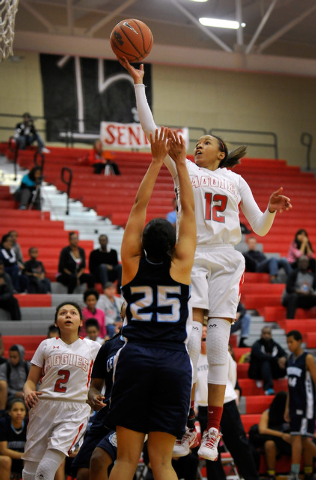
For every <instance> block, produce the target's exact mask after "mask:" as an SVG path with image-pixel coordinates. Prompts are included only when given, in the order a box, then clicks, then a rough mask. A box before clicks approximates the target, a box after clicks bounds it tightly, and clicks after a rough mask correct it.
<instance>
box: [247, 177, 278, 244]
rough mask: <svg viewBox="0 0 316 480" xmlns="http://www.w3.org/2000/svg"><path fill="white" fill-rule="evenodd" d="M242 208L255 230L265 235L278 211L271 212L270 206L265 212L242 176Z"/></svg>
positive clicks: (258, 233)
mask: <svg viewBox="0 0 316 480" xmlns="http://www.w3.org/2000/svg"><path fill="white" fill-rule="evenodd" d="M240 182H241V183H240V195H241V210H242V211H243V213H244V214H245V216H246V218H247V220H248V222H249V223H250V225H251V228H252V229H253V231H254V232H255V233H256V234H257V235H260V236H264V235H266V234H267V233H268V231H269V230H270V228H271V226H272V224H273V220H274V217H275V214H276V212H274V213H270V212H269V210H268V208H267V209H266V211H265V212H264V213H262V211H261V210H260V208H259V207H258V205H257V203H256V201H255V199H254V198H253V195H252V192H251V190H250V187H249V185H248V183H247V182H246V181H245V180H244V179H243V178H242V177H240Z"/></svg>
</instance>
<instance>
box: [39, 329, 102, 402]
mask: <svg viewBox="0 0 316 480" xmlns="http://www.w3.org/2000/svg"><path fill="white" fill-rule="evenodd" d="M99 349H100V344H99V343H98V342H93V341H92V340H89V339H87V338H81V337H80V338H78V340H76V341H75V342H74V343H72V344H70V345H67V344H66V343H64V342H63V341H62V340H61V338H49V339H47V340H44V341H43V342H42V343H41V344H40V345H39V347H38V348H37V350H36V352H35V354H34V356H33V358H32V360H31V363H32V364H33V365H36V366H37V367H41V368H42V370H43V376H42V378H41V380H40V384H39V391H40V392H43V395H41V396H40V397H39V398H40V399H44V398H49V399H50V400H63V401H67V400H69V401H72V402H85V401H86V399H87V392H88V388H89V385H90V378H91V371H92V366H93V362H94V360H95V357H96V355H97V353H98V351H99Z"/></svg>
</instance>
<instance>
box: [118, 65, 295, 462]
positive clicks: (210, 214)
mask: <svg viewBox="0 0 316 480" xmlns="http://www.w3.org/2000/svg"><path fill="white" fill-rule="evenodd" d="M120 63H121V64H122V65H123V66H124V67H125V68H126V69H127V70H128V72H129V73H130V74H131V76H132V77H133V80H134V84H135V92H136V101H137V107H138V114H139V118H140V122H141V125H142V127H143V129H144V131H145V133H146V135H147V136H149V134H150V133H152V132H154V131H155V129H156V128H157V127H156V125H155V122H154V119H153V116H152V113H151V111H150V108H149V105H148V103H147V100H146V95H145V88H144V85H143V76H144V69H143V66H141V67H140V70H137V69H135V68H134V67H132V66H131V65H130V64H129V63H128V62H127V60H126V59H123V60H120ZM245 151H246V148H245V147H239V148H237V149H236V150H234V151H233V152H231V153H228V150H227V147H226V145H225V143H224V142H223V141H222V140H221V139H220V138H218V137H214V136H211V135H204V136H202V137H201V138H200V139H199V141H198V142H197V144H196V147H195V150H194V159H195V163H193V162H191V161H190V160H186V166H187V170H188V172H189V175H190V179H191V183H192V187H193V192H194V200H195V216H196V227H197V248H196V253H195V259H194V266H193V269H192V274H191V280H192V307H193V329H192V333H191V336H190V340H189V343H188V349H189V353H190V357H191V360H192V363H193V382H195V381H196V373H197V371H196V367H197V361H198V357H199V353H200V346H201V336H202V325H203V321H204V316H207V317H208V333H207V340H206V344H207V358H208V363H209V376H208V382H209V383H208V402H209V408H208V426H207V427H208V429H207V431H206V432H205V433H204V435H203V438H202V443H201V447H200V450H199V455H200V456H201V457H204V458H206V459H209V460H215V459H216V458H217V444H218V441H219V438H220V436H219V423H220V419H221V415H222V410H223V400H224V393H225V385H226V381H227V371H228V367H227V348H228V339H229V335H230V326H231V323H232V322H234V321H235V319H236V311H237V306H238V302H239V296H240V287H241V283H242V281H243V273H244V258H243V256H242V255H241V254H240V253H239V252H238V251H237V250H235V249H234V245H236V244H237V243H239V242H240V240H241V231H240V222H239V207H240V208H241V210H242V211H243V212H244V214H245V216H246V217H247V219H248V221H249V223H250V225H251V227H252V229H253V230H254V232H256V233H257V234H258V235H265V234H266V233H268V231H269V229H270V227H271V225H272V223H273V220H274V217H275V214H276V212H277V211H282V210H288V209H289V208H291V204H290V200H289V198H287V197H285V196H283V195H282V188H280V189H279V190H278V191H277V192H275V193H273V194H272V195H271V197H270V201H269V204H268V207H267V209H266V211H265V212H264V213H262V212H261V210H260V209H259V207H258V205H257V204H256V202H255V200H254V198H253V195H252V193H251V190H250V188H249V186H248V184H247V183H246V181H245V180H244V179H243V178H242V177H241V176H240V175H237V174H236V173H234V172H232V171H230V170H227V168H226V167H233V166H234V165H236V164H237V163H238V162H239V159H240V158H241V157H242V156H243V155H244V154H245ZM165 164H166V166H167V167H168V169H169V171H170V173H171V174H172V176H173V179H174V182H175V187H176V191H177V197H178V199H179V198H180V200H182V198H183V195H184V196H185V195H186V191H185V190H184V189H181V188H180V189H179V182H178V171H177V165H176V164H175V162H174V156H173V152H172V151H171V152H169V156H167V157H166V158H165ZM180 208H181V201H180ZM191 398H192V399H193V398H194V392H192V397H191ZM191 406H192V407H193V406H194V404H193V400H192V402H191ZM191 412H193V408H192V409H191ZM192 423H193V426H194V422H191V424H189V427H191V429H190V428H189V429H188V430H187V432H186V435H185V436H184V437H183V439H182V441H181V442H177V443H176V445H175V450H174V454H175V455H178V456H182V455H186V454H187V453H188V452H189V446H190V444H191V443H192V442H194V440H195V438H194V437H195V433H194V431H193V429H192Z"/></svg>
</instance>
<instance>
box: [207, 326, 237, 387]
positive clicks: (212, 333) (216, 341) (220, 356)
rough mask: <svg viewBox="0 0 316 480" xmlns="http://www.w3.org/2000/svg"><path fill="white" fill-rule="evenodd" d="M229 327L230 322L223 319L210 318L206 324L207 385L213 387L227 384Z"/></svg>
mask: <svg viewBox="0 0 316 480" xmlns="http://www.w3.org/2000/svg"><path fill="white" fill-rule="evenodd" d="M230 326H231V324H230V322H229V321H228V320H224V319H223V318H211V319H209V320H208V322H207V336H206V355H207V361H208V367H209V368H208V383H212V384H215V385H226V383H227V376H228V341H229V336H230Z"/></svg>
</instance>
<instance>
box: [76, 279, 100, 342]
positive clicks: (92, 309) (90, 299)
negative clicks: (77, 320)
mask: <svg viewBox="0 0 316 480" xmlns="http://www.w3.org/2000/svg"><path fill="white" fill-rule="evenodd" d="M99 297H100V295H99V292H98V291H97V290H95V289H94V288H89V289H88V290H86V291H85V292H84V294H83V301H84V303H85V304H86V307H84V308H83V309H82V318H83V327H82V328H81V331H82V332H83V333H84V331H85V328H86V323H85V322H86V320H87V319H88V318H92V317H93V318H96V319H97V321H98V324H99V332H100V336H101V337H102V338H104V337H105V335H106V328H105V324H106V318H105V314H104V311H103V310H101V309H100V308H96V304H97V301H98V300H99Z"/></svg>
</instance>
